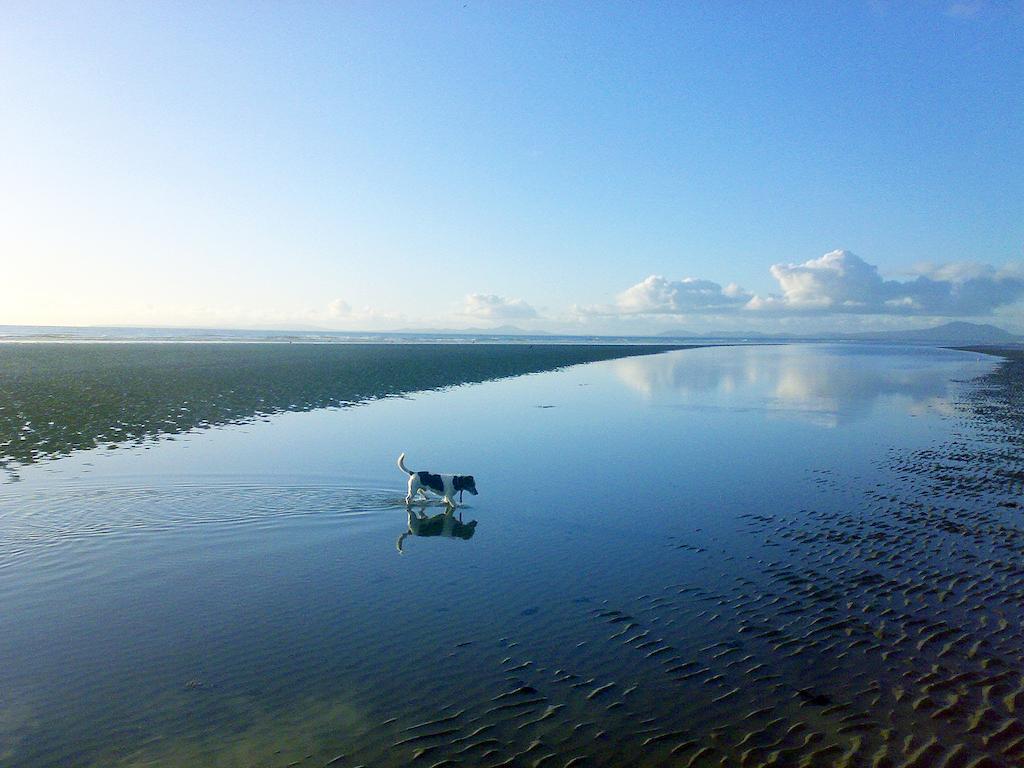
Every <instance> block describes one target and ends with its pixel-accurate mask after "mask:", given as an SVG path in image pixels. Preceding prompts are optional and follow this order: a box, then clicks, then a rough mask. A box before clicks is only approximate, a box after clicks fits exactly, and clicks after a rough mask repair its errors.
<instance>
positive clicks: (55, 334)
mask: <svg viewBox="0 0 1024 768" xmlns="http://www.w3.org/2000/svg"><path fill="white" fill-rule="evenodd" d="M486 338H491V339H495V340H506V341H510V342H511V341H516V342H523V343H529V342H535V343H545V342H547V343H552V342H564V343H577V344H579V343H596V344H599V343H612V342H628V341H632V342H643V341H645V340H646V341H647V342H650V340H652V339H655V338H657V339H659V340H660V341H664V342H668V341H680V342H688V343H694V342H703V341H765V342H782V341H879V342H891V343H899V342H904V343H910V344H913V343H917V344H934V345H940V346H951V347H958V346H960V347H962V346H972V345H998V344H1009V345H1016V344H1024V336H1018V335H1015V334H1012V333H1010V332H1009V331H1006V330H1004V329H1002V328H998V327H996V326H994V325H983V324H979V323H964V322H956V323H946V324H944V325H938V326H935V327H933V328H917V329H910V330H903V331H863V332H859V333H817V334H815V333H803V334H795V333H765V332H763V331H709V332H705V333H694V332H693V331H684V330H682V329H678V328H676V329H672V330H668V331H662V332H661V333H659V334H657V336H650V335H648V336H644V335H633V334H627V335H613V334H574V333H564V334H562V333H552V332H550V331H540V330H535V331H528V330H524V329H522V328H519V327H517V326H514V325H499V326H496V327H494V328H405V329H401V330H394V331H327V330H319V329H311V328H293V329H290V330H254V329H245V330H241V329H214V328H133V327H81V328H79V327H68V326H48V327H44V326H5V325H0V341H6V340H22V341H24V340H37V341H90V340H95V341H278V342H286V341H300V342H301V341H306V342H345V341H380V342H388V341H415V342H429V341H461V340H467V341H468V340H475V339H486Z"/></svg>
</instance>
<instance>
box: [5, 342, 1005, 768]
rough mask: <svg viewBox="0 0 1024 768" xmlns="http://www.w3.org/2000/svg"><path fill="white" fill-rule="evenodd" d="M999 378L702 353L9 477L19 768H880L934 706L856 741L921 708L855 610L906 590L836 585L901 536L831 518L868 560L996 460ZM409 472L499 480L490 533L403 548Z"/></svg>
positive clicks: (952, 366) (850, 356)
mask: <svg viewBox="0 0 1024 768" xmlns="http://www.w3.org/2000/svg"><path fill="white" fill-rule="evenodd" d="M995 363H996V361H994V360H993V359H992V358H987V357H982V356H979V355H976V354H971V353H961V352H951V351H943V350H924V349H913V348H912V349H905V348H886V347H877V346H860V347H858V346H779V347H733V348H709V349H694V350H686V351H679V352H670V353H665V354H661V355H655V356H647V357H635V358H626V359H621V360H613V361H608V362H600V363H592V364H589V365H583V366H577V367H574V368H570V369H568V370H563V371H557V372H553V373H542V374H536V375H531V376H525V377H520V378H516V379H509V380H503V381H495V382H489V383H484V384H475V385H470V386H464V387H459V388H455V389H451V390H447V391H441V392H425V393H420V394H416V395H413V396H409V397H407V398H403V399H390V400H381V401H376V402H372V403H368V404H365V405H362V406H359V407H353V408H344V409H326V410H315V411H309V412H303V413H286V414H281V415H276V416H273V417H270V418H268V419H266V420H265V421H259V422H256V423H251V424H244V425H229V426H225V427H221V428H217V429H208V430H205V431H195V432H190V433H186V434H182V435H177V436H176V439H174V440H164V441H160V442H157V443H154V444H149V445H146V446H135V447H130V448H128V449H126V450H117V451H109V450H105V449H96V450H91V451H81V452H77V453H74V454H72V455H71V456H70V457H66V458H62V459H59V460H54V461H48V462H42V463H39V464H35V465H31V466H27V467H24V468H22V469H21V470H19V475H20V481H19V482H16V483H8V484H6V485H0V627H2V628H3V630H2V632H0V764H10V765H18V766H21V765H72V764H73V765H183V766H184V765H197V764H202V765H225V766H236V765H237V766H249V765H259V766H285V765H289V764H292V763H296V762H297V764H298V765H325V764H328V763H330V764H332V765H358V764H360V763H365V764H367V765H406V764H409V762H410V761H412V760H415V761H416V763H417V764H418V763H422V764H423V765H428V766H429V765H434V764H438V763H444V761H446V760H452V761H454V762H455V763H461V764H466V765H477V764H485V765H490V764H499V763H502V762H503V761H507V760H512V761H513V763H514V764H519V763H525V764H533V763H534V762H537V761H543V760H544V759H545V758H546V756H548V755H551V757H550V758H548V759H549V760H551V761H552V762H551V764H553V765H566V764H569V763H571V761H572V760H573V758H577V757H581V758H582V757H588V758H589V759H590V762H592V763H597V764H609V765H621V764H629V763H637V764H651V765H656V764H660V763H662V762H665V761H670V762H676V761H680V762H681V764H687V761H690V760H692V761H693V762H692V764H693V765H698V764H702V763H701V762H700V761H701V760H708V761H712V762H713V763H714V764H717V762H718V761H719V760H720V759H721V758H722V757H723V756H726V757H730V756H732V757H735V759H736V760H740V759H741V756H742V755H743V754H745V753H750V750H751V749H753V748H754V747H757V748H758V749H762V745H761V742H762V741H763V742H764V745H767V746H763V750H764V754H763V755H762V754H760V753H757V754H753V756H752V757H750V756H749V754H748V757H749V760H748V764H761V763H763V762H766V761H769V758H770V754H771V751H772V749H774V750H775V751H776V752H778V751H780V750H782V755H783V757H784V756H785V755H787V754H789V753H787V752H785V750H795V751H794V752H793V753H792V754H793V755H794V756H796V755H799V756H800V757H801V759H803V758H804V757H807V756H810V755H812V754H814V753H815V752H816V751H819V750H825V752H824V753H823V754H821V755H820V756H818V757H817V758H815V759H820V760H829V759H832V758H838V757H839V756H840V755H842V754H844V753H846V752H848V751H849V749H850V748H851V747H850V743H851V741H852V740H854V739H856V740H857V741H856V744H855V745H854V746H856V750H857V751H855V753H854V757H852V758H851V759H850V763H851V764H860V762H864V764H868V762H867V759H868V757H870V756H871V754H869V753H865V754H861V753H862V752H864V750H865V749H866V746H867V745H868V743H870V746H871V753H873V751H874V750H875V748H876V747H877V746H878V745H881V744H883V743H884V744H888V743H889V742H890V741H892V734H889V735H888V736H884V738H883V736H881V735H880V734H881V732H882V731H883V730H884V729H886V728H888V729H890V730H893V731H896V732H897V734H898V732H899V731H900V729H901V728H906V729H907V733H917V734H921V733H923V732H922V731H921V729H920V727H918V724H917V723H916V722H915V721H914V720H913V718H914V717H915V713H918V712H919V711H920V708H919V707H913V708H911V707H910V706H909V704H908V705H907V707H906V708H907V712H904V711H903V710H902V709H901V708H900V706H899V702H900V701H901V700H902V699H903V698H904V697H903V696H899V697H897V699H896V700H897V704H895V705H893V707H894V708H893V709H892V710H891V711H889V714H888V715H882V714H880V713H879V712H877V711H876V712H874V714H873V715H872V717H874V718H875V719H874V720H872V721H871V724H870V725H869V724H866V722H867V721H864V720H863V719H858V717H859V716H860V715H859V713H860V712H862V711H864V712H869V711H872V710H871V708H870V706H869V704H870V702H871V701H872V699H873V698H877V697H874V696H872V695H871V694H870V691H871V690H876V691H877V690H881V688H882V686H885V687H886V688H887V689H888V688H893V687H899V686H900V685H902V686H904V687H905V688H911V687H912V686H911V685H910V684H909V683H908V682H907V680H906V679H904V678H905V677H906V675H903V677H900V674H902V673H897V672H894V671H893V669H892V668H891V665H890V664H883V663H882V662H881V661H878V660H877V659H875V657H874V656H870V654H868V655H867V656H865V654H867V653H868V651H867V650H866V648H862V647H860V645H862V644H860V643H859V642H858V641H859V639H860V636H859V635H858V632H860V631H861V627H860V625H859V624H856V623H855V622H854V621H853V620H852V619H850V616H849V614H850V613H851V611H853V610H854V609H851V608H850V607H849V603H850V600H851V599H852V598H851V594H852V593H849V592H848V591H844V589H847V588H849V587H850V585H851V584H853V585H855V586H857V585H860V582H858V581H857V579H866V581H864V585H866V586H864V585H860V586H858V589H861V588H862V587H863V588H869V587H871V585H872V584H874V583H875V582H874V581H873V579H875V578H876V577H873V576H872V577H871V578H868V575H865V573H862V572H861V571H856V572H853V571H851V572H850V574H849V577H848V578H846V577H842V578H841V577H840V576H839V575H837V574H838V573H839V571H841V570H842V568H843V567H849V566H851V565H853V564H857V563H858V562H860V561H859V560H858V558H860V559H861V560H863V561H865V562H866V561H872V562H873V561H874V560H878V559H879V558H882V557H884V556H885V555H886V552H887V550H886V543H885V542H882V543H880V544H877V545H874V544H871V543H870V541H869V542H868V543H866V544H865V543H864V542H863V541H861V542H860V543H856V544H852V545H850V546H853V547H854V549H855V550H856V551H853V550H851V552H853V554H850V553H847V555H846V557H845V559H842V558H841V557H840V556H841V554H842V553H841V552H839V551H838V550H835V547H836V546H845V545H846V544H848V543H849V542H845V543H844V542H839V543H836V542H837V541H838V539H834V538H833V539H830V538H828V536H829V534H828V531H825V530H824V529H823V528H822V527H821V525H820V521H821V520H827V521H829V522H830V524H835V521H837V520H839V521H842V520H844V519H846V518H849V519H848V520H846V522H845V523H842V524H840V525H838V526H836V525H834V526H833V527H834V528H837V530H836V531H835V532H834V536H836V537H839V538H840V539H841V538H842V537H843V536H848V535H853V534H852V533H850V532H851V531H863V530H864V526H869V527H870V526H871V525H874V524H875V523H876V522H877V521H878V518H879V516H880V515H882V514H889V513H891V510H890V509H887V508H885V507H884V505H880V504H879V503H877V498H878V497H879V496H882V495H884V496H886V497H887V496H888V494H893V496H894V498H895V497H896V496H899V495H900V494H901V493H903V494H907V496H908V499H909V498H910V497H911V496H914V497H917V496H919V494H920V492H921V491H920V489H919V488H913V487H911V485H910V484H908V481H907V479H906V477H905V475H906V473H907V472H908V469H907V466H906V465H900V464H899V462H898V461H894V457H907V456H917V455H920V452H923V451H935V450H938V449H940V448H941V447H943V446H946V445H948V444H949V443H950V441H951V440H952V439H953V438H954V437H956V438H957V439H959V440H965V439H974V437H972V434H973V433H972V430H975V429H976V428H975V426H974V424H973V422H972V421H971V420H970V419H969V418H967V417H966V416H965V415H964V412H963V410H962V408H961V407H959V406H958V403H960V402H961V401H962V400H963V397H964V392H965V388H966V386H967V385H966V384H964V382H966V381H967V380H970V379H972V378H974V377H977V376H980V375H982V374H984V373H987V372H989V371H991V370H992V369H993V367H994V366H995ZM978 439H982V438H981V437H978ZM986 439H987V438H986ZM400 451H405V452H406V453H407V455H408V459H407V461H408V464H409V465H410V467H412V468H414V469H429V470H432V471H459V472H466V473H472V474H474V475H475V477H476V480H477V485H478V487H479V489H480V495H479V496H478V497H474V498H472V499H470V498H469V497H467V498H466V504H465V506H464V507H463V508H462V509H461V515H462V521H463V522H464V523H465V524H469V523H470V522H471V521H473V520H475V521H476V526H475V528H473V529H465V528H463V529H461V530H462V531H463V535H467V534H468V533H470V532H471V533H472V535H471V537H470V538H468V539H466V538H456V537H443V536H434V537H426V536H415V535H409V536H406V537H404V539H403V541H402V550H403V553H402V554H400V553H399V551H398V548H397V546H396V542H397V540H398V539H399V536H400V535H401V534H403V533H407V532H408V531H409V526H408V520H407V515H406V512H405V510H404V505H403V496H404V477H403V476H402V475H401V473H400V472H399V471H398V470H397V468H396V467H395V465H394V460H395V457H396V456H397V454H398V453H399V452H400ZM911 471H916V470H913V468H911ZM883 489H884V493H883ZM871 494H874V496H872V495H871ZM440 511H441V509H440V507H436V506H435V507H428V508H427V509H425V510H424V511H423V513H424V514H426V515H436V514H438V513H440ZM844 516H845V517H844ZM425 529H426V526H424V530H425ZM437 529H438V525H434V526H433V530H437ZM858 535H859V534H858ZM871 535H874V534H871ZM815 536H821V537H823V538H822V539H818V540H817V541H819V542H821V543H820V544H819V545H816V546H812V548H811V550H810V553H809V552H808V551H806V550H804V549H802V548H801V547H802V546H803V545H804V544H805V543H806V542H807V541H811V540H812V538H813V537H815ZM865 536H866V534H865ZM808 537H812V538H811V539H809V538H808ZM904 538H905V539H906V538H907V537H906V536H905V537H904ZM907 540H909V539H907ZM826 544H827V545H828V546H826ZM896 549H897V547H895V546H892V547H890V550H889V552H895V551H896ZM826 550H827V551H829V552H836V553H838V554H836V559H835V560H833V561H832V566H831V567H832V571H831V572H830V571H829V570H828V569H827V568H826V569H824V570H822V571H821V572H819V573H818V575H817V578H816V580H813V581H812V580H809V579H808V577H807V575H806V570H807V569H808V568H810V567H811V564H812V560H813V558H814V557H821V556H822V555H823V553H824V552H825V551H826ZM933 551H934V550H933ZM914 566H915V567H916V568H920V569H926V563H925V562H923V561H919V562H916V563H915V564H914ZM935 567H937V568H938V567H941V564H939V565H938V566H935ZM862 570H863V569H862ZM830 574H831V576H830ZM827 577H834V579H835V580H836V582H837V584H828V583H825V579H826V578H827ZM877 578H882V577H881V576H878V577H877ZM844 579H845V580H844ZM1004 581H1005V579H1004ZM838 582H843V584H844V585H845V587H844V586H843V585H841V584H838ZM908 588H911V589H912V588H913V584H910V585H909V587H908ZM931 588H932V585H930V584H925V586H924V587H923V589H924V590H925V591H928V590H929V589H931ZM787 590H788V591H787ZM857 594H858V595H860V594H862V589H861V592H858V593H857ZM911 594H913V592H911ZM876 597H877V595H876ZM868 602H870V601H868ZM844 606H845V607H844ZM873 610H875V607H874V606H872V607H871V609H870V610H869V608H868V607H867V605H866V604H865V606H863V610H861V607H858V608H857V609H856V611H858V613H857V616H858V618H857V619H856V621H860V622H861V624H864V625H870V629H871V632H872V633H874V632H875V630H876V625H877V621H882V622H883V623H884V622H885V621H886V618H885V616H887V617H888V621H889V622H890V627H891V626H895V625H898V624H899V622H897V621H896V617H895V615H894V614H891V613H890V614H885V615H884V616H883V618H881V619H878V618H877V617H876V616H875V614H874V613H872V611H873ZM879 610H882V611H884V608H881V609H879ZM919 618H920V621H921V622H922V625H924V626H927V625H928V624H929V622H930V621H931V619H929V617H928V615H927V614H926V613H923V614H921V615H920V616H919ZM908 621H911V622H913V621H914V618H913V617H911V618H910V619H908ZM994 621H995V620H994ZM1016 621H1017V622H1018V626H1019V617H1017V618H1016ZM836 622H839V626H836V627H832V626H831V625H832V624H835V623H836ZM872 622H875V623H874V624H872ZM794 623H795V624H797V625H798V626H800V627H801V628H802V630H803V631H801V632H797V631H796V629H795V628H794V627H793V624H794ZM815 626H818V627H821V628H824V630H825V631H826V633H828V632H831V633H834V634H835V635H836V638H837V639H836V642H837V643H838V642H840V640H842V641H843V642H845V643H847V644H850V643H858V645H856V646H854V647H853V648H849V649H847V648H846V647H845V646H844V647H843V648H841V649H838V650H837V647H835V646H830V645H829V642H828V641H830V639H831V638H830V637H824V638H818V637H817V636H813V637H808V635H806V634H804V632H806V631H807V630H809V629H813V628H814V627H815ZM913 626H919V625H913ZM830 627H831V628H830ZM865 631H866V630H865ZM886 631H887V630H885V629H883V630H882V635H881V636H880V638H884V637H886V634H885V633H886ZM935 631H936V632H938V631H940V629H936V630H935ZM773 633H774V634H773ZM928 637H929V636H928V635H926V636H925V637H924V638H923V639H927V638H928ZM939 639H941V640H946V639H948V638H946V637H945V636H943V637H941V638H939ZM819 642H820V643H821V644H820V645H819V644H818V643H819ZM917 642H920V640H919V638H917V637H916V636H915V637H914V638H913V643H911V645H915V644H916V643H917ZM880 644H881V645H884V641H881V643H880ZM925 645H926V646H927V643H925ZM867 646H870V643H867ZM941 646H942V643H941V642H939V643H938V647H941ZM894 647H896V648H897V649H898V648H899V647H902V646H900V645H899V644H898V643H897V645H896V646H894ZM938 647H937V648H936V651H937V650H938ZM927 650H930V648H928V649H927ZM889 651H890V654H892V653H893V650H892V649H889ZM925 651H926V649H925V647H924V646H922V648H921V649H918V651H917V652H916V653H915V654H911V657H910V658H909V659H908V660H907V665H908V668H909V669H915V668H916V667H917V666H919V667H921V674H926V673H927V672H928V670H929V668H930V666H931V665H932V664H933V662H934V660H933V659H932V658H931V657H928V656H926V655H925ZM884 652H885V649H884V648H883V649H882V650H881V651H879V653H884ZM862 657H863V658H862ZM893 658H895V659H896V660H898V659H899V658H900V657H899V651H898V650H897V651H896V656H895V657H893ZM972 658H973V657H972ZM889 660H890V659H889V657H886V659H885V661H886V662H888V661H889ZM876 662H877V663H876ZM947 662H948V659H947ZM873 665H874V666H873ZM865 675H866V676H867V677H865ZM891 676H895V679H890V677H891ZM925 684H927V683H925ZM865 686H867V689H865ZM872 686H874V687H872ZM864 690H868V691H869V693H868V694H865V693H864ZM1006 695H1010V693H1007V694H1006ZM965 696H966V693H965ZM840 704H845V705H847V709H845V710H843V709H838V710H836V711H830V710H832V709H834V708H835V707H836V706H838V705H840ZM879 706H880V705H879V704H878V702H875V709H876V710H877V709H878V707H879ZM863 717H867V715H864V716H863ZM801 723H802V726H801V725H800V724H801ZM844 729H845V730H844ZM752 733H753V734H761V733H763V734H765V735H764V736H758V735H753V736H751V735H749V734H752ZM814 734H818V736H817V737H816V738H812V736H813V735H814ZM919 738H921V744H924V745H927V733H924V735H923V736H919ZM979 738H980V736H979ZM744 739H746V741H744ZM759 739H760V741H759ZM876 742H877V744H876ZM769 746H770V747H771V749H769ZM832 746H835V749H836V750H838V752H834V753H833V752H829V751H827V750H829V749H830V747H832ZM919 746H920V745H919V744H918V743H916V742H907V744H905V745H903V744H902V743H901V749H903V748H904V747H905V749H904V753H905V755H906V756H907V759H909V758H911V757H913V755H914V754H915V751H916V750H917V748H918V747H919ZM878 748H881V747H878ZM967 748H972V745H971V744H970V743H968V744H967ZM898 751H899V750H896V749H895V748H894V752H893V756H894V757H895V756H896V754H897V753H898ZM947 751H948V750H947ZM750 754H752V753H750ZM928 754H929V755H930V753H928ZM944 754H945V753H944ZM830 755H831V757H830ZM779 759H780V758H779V757H778V756H777V757H776V761H777V760H779ZM902 759H903V758H901V760H902ZM922 759H923V758H922ZM709 764H710V763H709ZM922 764H930V763H922Z"/></svg>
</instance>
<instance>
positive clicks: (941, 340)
mask: <svg viewBox="0 0 1024 768" xmlns="http://www.w3.org/2000/svg"><path fill="white" fill-rule="evenodd" d="M845 338H849V339H864V340H869V341H923V342H932V343H935V344H1015V343H1020V342H1024V336H1017V335H1014V334H1012V333H1010V332H1009V331H1006V330H1004V329H1002V328H999V327H997V326H995V325H987V324H982V323H963V322H957V323H945V324H943V325H937V326H935V327H934V328H919V329H917V330H910V331H871V332H866V333H851V334H846V335H845Z"/></svg>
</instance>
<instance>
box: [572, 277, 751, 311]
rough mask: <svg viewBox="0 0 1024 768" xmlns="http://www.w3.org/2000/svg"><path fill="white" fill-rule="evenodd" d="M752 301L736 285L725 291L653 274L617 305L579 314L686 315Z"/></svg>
mask: <svg viewBox="0 0 1024 768" xmlns="http://www.w3.org/2000/svg"><path fill="white" fill-rule="evenodd" d="M751 298H752V294H750V293H748V292H747V291H745V290H743V289H742V288H740V287H739V286H738V285H736V284H735V283H730V284H729V285H727V286H725V287H724V288H723V287H722V286H721V285H719V284H718V283H715V282H712V281H711V280H698V279H697V278H693V277H686V278H683V279H682V280H668V279H666V278H664V277H662V276H660V275H651V276H650V277H648V278H646V279H644V280H642V281H640V282H639V283H637V284H636V285H634V286H632V287H630V288H627V289H626V290H625V291H623V292H622V293H620V294H619V295H618V297H617V298H616V301H615V304H614V306H605V307H600V306H599V307H577V308H576V311H577V312H578V313H579V314H581V315H596V316H623V315H686V314H693V313H707V312H717V311H719V310H723V309H725V310H729V309H735V308H738V307H741V306H743V305H744V304H746V303H747V302H748V301H750V299H751Z"/></svg>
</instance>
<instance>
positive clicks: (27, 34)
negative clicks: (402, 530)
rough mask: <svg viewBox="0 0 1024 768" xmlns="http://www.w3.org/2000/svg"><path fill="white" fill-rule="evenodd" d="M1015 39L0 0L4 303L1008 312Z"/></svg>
mask: <svg viewBox="0 0 1024 768" xmlns="http://www.w3.org/2000/svg"><path fill="white" fill-rule="evenodd" d="M1022 60H1024V3H1021V2H1009V3H993V2H963V3H948V2H939V3H926V2H920V3H895V2H894V3H887V2H881V1H880V0H878V1H876V2H863V3H860V2H841V3H821V4H816V5H812V4H810V3H799V2H792V3H787V2H782V3H779V2H773V3H763V4H762V3H728V2H713V3H664V4H661V3H644V4H633V3H629V4H626V3H615V4H612V3H481V2H473V0H467V1H466V2H454V3H425V2H424V3H407V2H403V3H376V2H374V3H368V2H367V3H361V2H351V3H323V4H315V3H250V4H245V5H242V4H226V3H223V4H216V3H194V4H190V3H87V2H76V3H69V4H60V3H24V4H19V3H6V4H4V5H3V7H2V9H0V72H2V73H3V74H2V75H0V110H2V119H0V258H2V260H3V262H4V264H3V266H4V272H6V274H7V276H8V278H9V279H7V280H4V281H2V282H0V323H26V324H74V325H87V324H135V325H139V324H141V325H186V326H218V327H278V328H282V327H284V328H286V327H321V328H339V329H345V328H353V329H363V328H381V329H386V328H396V327H417V326H419V327H438V326H445V327H457V326H477V327H480V326H486V325H491V324H501V323H514V324H516V325H520V326H522V327H526V328H547V329H552V330H573V329H579V330H581V331H588V332H593V331H607V332H629V331H635V332H646V331H657V330H662V329H665V328H688V329H693V330H698V331H699V330H702V329H705V330H706V329H710V328H740V327H743V328H757V329H764V330H771V329H780V328H793V329H797V328H799V329H803V330H813V329H829V328H839V327H842V328H850V327H864V328H868V327H911V326H921V325H926V324H931V323H934V322H938V321H940V320H944V319H948V318H952V317H964V318H968V319H974V320H984V321H989V322H997V323H998V324H1001V325H1003V326H1005V327H1008V328H1012V329H1015V330H1020V331H1024V305H1022V303H1021V299H1024V267H1022V262H1024V142H1022V140H1021V136H1022V135H1024V130H1022V128H1024V65H1022V64H1021V62H1022ZM837 254H838V255H837Z"/></svg>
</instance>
